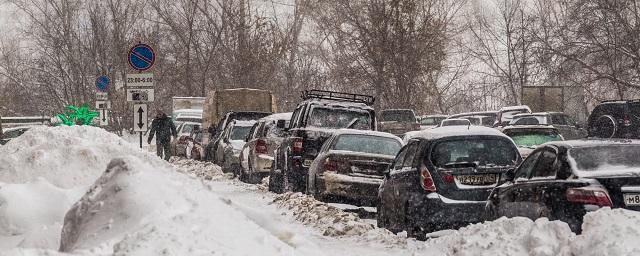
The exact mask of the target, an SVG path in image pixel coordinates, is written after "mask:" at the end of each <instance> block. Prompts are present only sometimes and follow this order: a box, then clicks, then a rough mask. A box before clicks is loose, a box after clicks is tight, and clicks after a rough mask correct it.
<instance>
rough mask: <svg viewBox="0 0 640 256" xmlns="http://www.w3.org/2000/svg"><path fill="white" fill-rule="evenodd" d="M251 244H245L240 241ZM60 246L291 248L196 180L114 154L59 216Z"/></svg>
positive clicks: (181, 251) (266, 251) (196, 250)
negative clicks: (61, 226)
mask: <svg viewBox="0 0 640 256" xmlns="http://www.w3.org/2000/svg"><path fill="white" fill-rule="evenodd" d="M249 244H250V245H251V246H247V245H249ZM61 250H62V251H71V252H74V251H75V252H82V251H85V252H91V253H101V254H102V253H105V254H112V253H113V254H115V255H161V254H163V255H167V254H169V255H194V254H195V255H209V254H219V255H257V254H260V255H288V254H292V253H294V249H293V248H291V247H290V246H288V245H287V244H286V243H285V242H283V241H281V240H280V239H279V238H278V237H276V236H274V235H273V234H271V233H269V232H267V231H266V230H264V229H262V228H260V227H259V226H258V225H257V224H255V223H254V222H252V221H249V220H248V219H247V217H246V216H245V215H244V214H242V213H241V212H239V211H238V210H236V209H234V208H233V207H231V206H229V205H228V202H225V201H224V200H221V199H220V198H219V197H218V196H217V195H215V194H213V193H207V188H206V187H205V186H204V185H203V184H202V182H200V181H199V180H196V179H191V178H189V177H188V176H185V175H182V174H180V173H177V172H175V171H173V170H171V169H168V168H157V167H154V166H151V165H149V164H148V163H145V162H143V161H140V160H139V159H136V158H123V159H116V160H114V161H112V162H111V164H110V165H109V169H108V170H107V171H106V172H105V173H104V174H103V175H102V176H101V177H100V178H99V179H98V180H97V181H96V183H95V184H94V185H93V186H92V187H91V189H90V190H89V191H88V192H87V194H86V195H85V196H84V197H83V198H82V199H81V200H80V201H79V202H78V203H76V204H75V205H74V207H73V208H72V209H71V210H70V211H69V213H67V216H66V217H65V224H64V229H63V235H62V246H61Z"/></svg>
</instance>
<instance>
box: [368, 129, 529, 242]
mask: <svg viewBox="0 0 640 256" xmlns="http://www.w3.org/2000/svg"><path fill="white" fill-rule="evenodd" d="M520 161H521V158H520V155H519V153H518V149H517V147H516V145H515V144H514V143H513V141H512V140H511V139H510V138H509V137H507V136H506V135H504V134H503V133H501V132H499V131H498V130H496V129H493V128H488V127H483V126H448V127H440V128H434V129H431V130H428V131H423V132H421V133H419V134H418V135H416V136H415V137H414V138H412V139H411V140H410V141H409V143H408V144H407V145H406V146H404V147H403V148H402V149H401V150H400V152H399V153H398V155H397V156H396V158H395V160H394V163H393V165H392V166H391V168H390V170H389V172H388V173H387V174H386V176H385V179H384V181H383V182H382V185H381V186H380V189H379V191H378V197H379V205H378V226H379V227H384V228H387V229H389V230H391V231H393V232H399V231H402V230H406V231H407V233H408V234H409V235H410V236H417V237H419V238H420V237H421V236H422V235H424V234H426V233H429V232H432V231H436V230H440V229H447V228H457V227H460V226H464V225H467V224H469V223H475V222H481V221H483V220H484V219H485V216H484V207H485V205H486V199H487V197H488V196H489V193H490V192H491V190H492V189H493V188H494V187H495V186H496V185H497V184H498V180H499V177H501V176H502V175H501V174H503V173H505V172H507V170H509V169H511V168H513V167H515V166H517V164H518V163H519V162H520Z"/></svg>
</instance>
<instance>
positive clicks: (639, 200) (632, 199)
mask: <svg viewBox="0 0 640 256" xmlns="http://www.w3.org/2000/svg"><path fill="white" fill-rule="evenodd" d="M624 204H625V205H640V194H624Z"/></svg>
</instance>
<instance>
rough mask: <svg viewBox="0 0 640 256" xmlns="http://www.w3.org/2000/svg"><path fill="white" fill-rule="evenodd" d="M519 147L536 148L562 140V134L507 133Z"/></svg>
mask: <svg viewBox="0 0 640 256" xmlns="http://www.w3.org/2000/svg"><path fill="white" fill-rule="evenodd" d="M504 133H505V134H506V135H507V136H509V137H511V139H513V142H514V143H516V146H518V147H535V146H538V145H542V144H544V143H547V142H551V141H558V140H562V137H561V136H560V134H558V133H557V132H556V131H553V130H522V131H511V130H508V131H505V132H504Z"/></svg>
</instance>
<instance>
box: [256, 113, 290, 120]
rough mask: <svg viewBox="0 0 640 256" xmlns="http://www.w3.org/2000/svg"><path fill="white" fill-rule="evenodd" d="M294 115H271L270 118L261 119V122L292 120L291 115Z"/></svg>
mask: <svg viewBox="0 0 640 256" xmlns="http://www.w3.org/2000/svg"><path fill="white" fill-rule="evenodd" d="M292 114H293V113H292V112H287V113H277V114H273V115H270V116H265V117H263V118H260V120H263V121H275V120H291V115H292Z"/></svg>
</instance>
